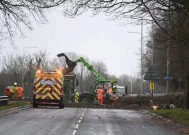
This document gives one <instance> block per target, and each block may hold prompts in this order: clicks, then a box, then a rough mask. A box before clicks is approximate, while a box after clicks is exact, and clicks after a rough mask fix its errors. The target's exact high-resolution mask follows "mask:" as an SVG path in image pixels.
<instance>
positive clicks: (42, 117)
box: [0, 108, 177, 135]
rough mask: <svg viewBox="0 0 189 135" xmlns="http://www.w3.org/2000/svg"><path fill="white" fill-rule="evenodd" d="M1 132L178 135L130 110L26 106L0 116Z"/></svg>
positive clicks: (11, 134)
mask: <svg viewBox="0 0 189 135" xmlns="http://www.w3.org/2000/svg"><path fill="white" fill-rule="evenodd" d="M0 135H177V134H176V133H175V132H174V131H173V130H171V129H169V128H166V127H164V126H161V125H158V124H157V123H155V122H153V121H151V119H150V117H149V115H146V114H144V113H142V112H139V111H133V110H118V109H88V108H87V109H85V108H64V109H58V108H36V109H33V108H29V109H25V110H20V111H17V112H14V113H11V114H6V115H2V116H0Z"/></svg>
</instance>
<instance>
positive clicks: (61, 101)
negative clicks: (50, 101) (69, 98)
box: [59, 98, 64, 109]
mask: <svg viewBox="0 0 189 135" xmlns="http://www.w3.org/2000/svg"><path fill="white" fill-rule="evenodd" d="M59 108H61V109H62V108H64V103H63V98H61V99H60V103H59Z"/></svg>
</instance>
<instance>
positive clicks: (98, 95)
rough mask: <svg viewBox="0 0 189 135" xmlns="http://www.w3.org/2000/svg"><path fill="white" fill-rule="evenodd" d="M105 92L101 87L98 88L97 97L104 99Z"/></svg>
mask: <svg viewBox="0 0 189 135" xmlns="http://www.w3.org/2000/svg"><path fill="white" fill-rule="evenodd" d="M103 92H104V90H103V89H101V88H99V89H97V99H103V96H102V95H103Z"/></svg>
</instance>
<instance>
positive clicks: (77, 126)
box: [72, 108, 87, 135]
mask: <svg viewBox="0 0 189 135" xmlns="http://www.w3.org/2000/svg"><path fill="white" fill-rule="evenodd" d="M86 110H87V109H86V108H85V109H84V111H83V113H82V116H81V117H80V118H79V120H78V122H77V123H78V124H77V125H76V126H75V129H74V131H73V133H72V135H76V133H77V129H78V128H79V124H80V123H81V120H82V119H83V116H84V115H85V112H86Z"/></svg>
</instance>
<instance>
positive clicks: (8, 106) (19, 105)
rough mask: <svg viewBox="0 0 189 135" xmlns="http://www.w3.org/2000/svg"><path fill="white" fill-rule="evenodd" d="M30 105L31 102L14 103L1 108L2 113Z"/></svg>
mask: <svg viewBox="0 0 189 135" xmlns="http://www.w3.org/2000/svg"><path fill="white" fill-rule="evenodd" d="M26 105H29V102H12V103H10V104H8V105H6V106H0V111H2V110H8V109H12V108H16V107H22V106H26Z"/></svg>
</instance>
